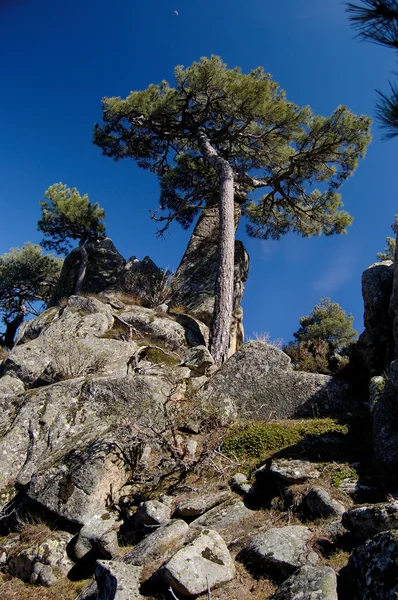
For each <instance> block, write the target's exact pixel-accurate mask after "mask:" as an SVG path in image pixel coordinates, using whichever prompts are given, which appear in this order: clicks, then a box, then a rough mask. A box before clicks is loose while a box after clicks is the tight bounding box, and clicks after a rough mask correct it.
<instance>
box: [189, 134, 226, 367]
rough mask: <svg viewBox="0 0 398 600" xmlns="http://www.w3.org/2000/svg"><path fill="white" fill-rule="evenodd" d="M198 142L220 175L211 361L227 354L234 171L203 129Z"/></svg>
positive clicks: (220, 360)
mask: <svg viewBox="0 0 398 600" xmlns="http://www.w3.org/2000/svg"><path fill="white" fill-rule="evenodd" d="M198 142H199V145H200V148H201V150H202V152H203V155H204V157H205V158H206V160H207V161H208V162H209V163H210V164H211V165H212V166H213V167H214V168H215V169H216V171H217V173H218V176H219V178H220V196H219V212H220V225H219V237H218V267H217V280H216V290H215V292H216V299H215V305H214V313H213V320H212V323H211V329H210V352H211V355H212V357H213V358H214V360H215V362H217V363H222V362H224V361H225V360H226V359H227V357H228V345H229V338H230V331H231V324H232V309H233V289H234V258H235V218H234V174H233V170H232V167H231V165H230V164H229V162H228V161H227V160H225V159H224V158H221V157H220V156H218V154H217V152H216V150H215V149H214V148H213V146H212V145H211V144H210V141H209V139H208V138H207V136H206V135H205V134H204V133H203V132H200V133H199V139H198Z"/></svg>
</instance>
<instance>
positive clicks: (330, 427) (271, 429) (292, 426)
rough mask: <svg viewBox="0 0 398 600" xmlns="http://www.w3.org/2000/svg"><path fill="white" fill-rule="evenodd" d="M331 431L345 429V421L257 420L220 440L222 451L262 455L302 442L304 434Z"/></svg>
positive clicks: (242, 455)
mask: <svg viewBox="0 0 398 600" xmlns="http://www.w3.org/2000/svg"><path fill="white" fill-rule="evenodd" d="M330 432H339V433H344V434H346V433H348V428H347V427H346V426H345V425H339V424H338V423H337V422H336V421H334V420H333V419H308V420H303V421H289V422H284V423H274V422H266V423H256V424H253V423H252V424H249V425H247V426H244V427H243V428H242V427H240V429H239V428H238V430H237V431H235V432H233V433H232V434H231V435H230V436H229V437H227V439H225V440H224V443H223V452H224V453H225V454H227V455H229V456H236V457H238V458H248V459H250V458H257V459H260V458H261V459H263V458H264V457H265V455H266V454H272V453H274V452H277V451H278V450H282V448H286V447H288V446H292V445H294V444H297V443H299V442H301V441H302V440H303V439H304V438H305V437H307V436H315V435H323V434H325V433H330Z"/></svg>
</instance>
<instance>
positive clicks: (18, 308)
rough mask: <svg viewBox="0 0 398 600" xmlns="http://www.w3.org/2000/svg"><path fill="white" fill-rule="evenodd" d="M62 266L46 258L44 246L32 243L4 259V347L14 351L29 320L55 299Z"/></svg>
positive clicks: (0, 296) (0, 276) (0, 262)
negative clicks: (20, 328) (53, 294)
mask: <svg viewBox="0 0 398 600" xmlns="http://www.w3.org/2000/svg"><path fill="white" fill-rule="evenodd" d="M61 266H62V260H60V259H59V258H55V257H54V256H51V255H50V254H43V250H42V249H41V248H40V246H38V245H37V244H31V243H27V244H24V246H22V247H21V248H11V250H10V251H9V252H6V253H5V254H3V255H1V256H0V315H1V318H2V321H3V323H4V325H5V330H4V331H3V332H2V333H0V345H2V346H5V347H6V348H9V349H11V348H12V347H13V345H14V338H15V335H16V333H17V330H18V328H19V326H20V325H21V324H22V323H23V321H24V319H25V317H26V316H27V315H29V314H31V315H35V316H37V315H38V314H39V312H40V310H42V308H43V305H45V304H46V303H47V302H48V300H49V299H50V297H51V294H52V292H53V289H54V286H55V284H56V282H57V280H58V277H59V273H60V270H61Z"/></svg>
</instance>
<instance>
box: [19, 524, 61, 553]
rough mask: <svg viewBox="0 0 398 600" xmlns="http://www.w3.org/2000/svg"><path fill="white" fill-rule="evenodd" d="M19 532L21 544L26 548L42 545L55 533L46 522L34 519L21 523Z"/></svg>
mask: <svg viewBox="0 0 398 600" xmlns="http://www.w3.org/2000/svg"><path fill="white" fill-rule="evenodd" d="M18 532H19V536H20V540H21V544H23V545H24V547H25V548H29V547H30V546H36V545H40V544H42V543H43V542H45V541H46V540H48V538H50V537H51V536H52V535H53V531H52V530H51V529H50V527H49V526H48V525H47V523H45V522H44V521H41V520H38V519H32V520H29V521H22V520H20V521H19V524H18Z"/></svg>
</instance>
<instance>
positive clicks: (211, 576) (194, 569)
mask: <svg viewBox="0 0 398 600" xmlns="http://www.w3.org/2000/svg"><path fill="white" fill-rule="evenodd" d="M160 575H161V577H162V579H163V580H164V581H165V582H166V583H167V584H169V585H170V586H171V587H172V589H173V590H174V591H176V592H179V593H180V594H182V595H183V596H198V595H199V594H203V592H205V591H207V589H208V588H209V589H213V588H215V587H218V586H220V585H222V584H223V583H227V582H228V581H231V580H232V579H233V578H234V576H235V566H234V562H233V560H232V558H231V556H230V554H229V551H228V548H227V546H226V544H225V542H224V540H223V539H222V537H221V536H220V535H219V534H218V533H217V532H216V531H209V530H205V531H204V532H202V533H201V534H200V535H199V536H198V537H197V538H196V539H195V540H194V541H193V542H191V543H190V544H188V545H187V546H185V548H182V549H181V550H179V551H178V552H177V553H176V554H175V555H174V556H173V558H172V559H171V560H170V561H169V562H168V563H167V564H166V565H165V566H164V567H163V568H162V569H161V571H160Z"/></svg>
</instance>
